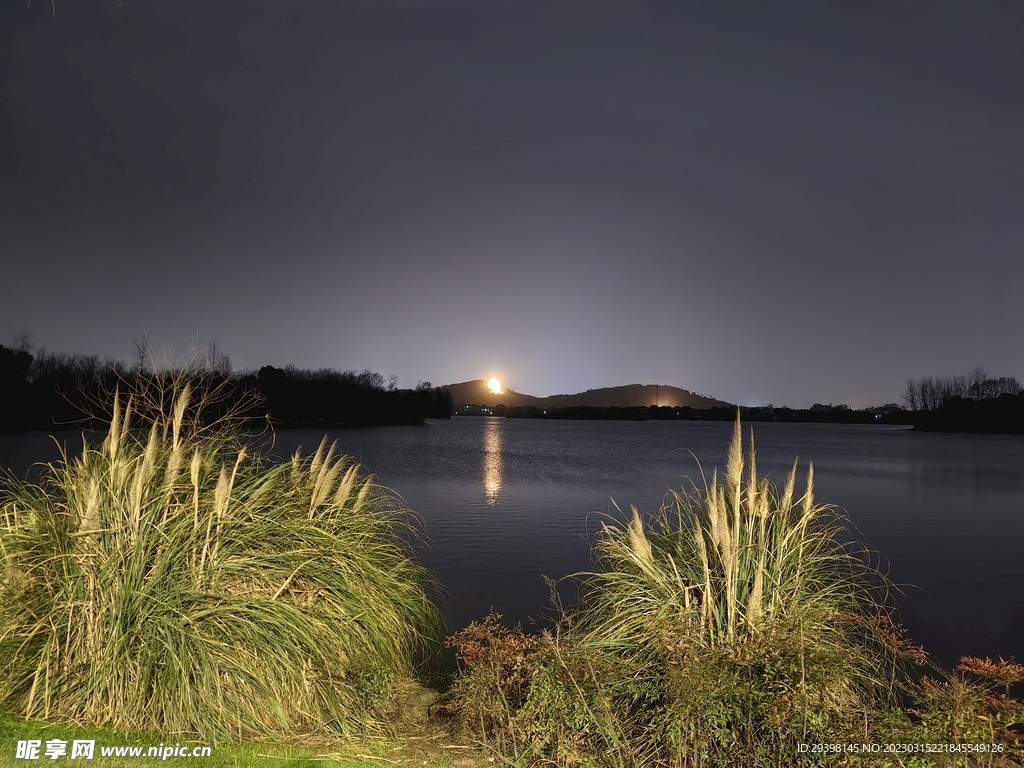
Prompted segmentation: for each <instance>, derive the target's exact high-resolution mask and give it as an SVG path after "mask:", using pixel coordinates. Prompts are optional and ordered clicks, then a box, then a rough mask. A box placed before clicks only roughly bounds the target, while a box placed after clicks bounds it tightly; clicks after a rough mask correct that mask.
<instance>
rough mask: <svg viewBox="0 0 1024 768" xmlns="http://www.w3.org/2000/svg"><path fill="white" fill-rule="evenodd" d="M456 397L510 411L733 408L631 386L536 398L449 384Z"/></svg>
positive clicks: (663, 388)
mask: <svg viewBox="0 0 1024 768" xmlns="http://www.w3.org/2000/svg"><path fill="white" fill-rule="evenodd" d="M444 388H445V389H447V390H448V391H449V392H450V393H451V395H452V401H453V403H454V405H456V406H460V405H482V406H485V407H487V408H494V407H496V406H499V405H504V406H507V407H509V408H520V407H534V408H636V407H647V406H650V405H662V406H668V407H670V408H683V407H690V408H714V407H720V408H724V407H729V406H730V405H731V404H730V403H727V402H725V401H724V400H716V399H714V398H711V397H703V396H701V395H696V394H694V393H693V392H690V391H689V390H686V389H681V388H679V387H672V386H668V385H663V384H627V385H625V386H622V387H604V388H602V389H588V390H587V391H586V392H580V393H578V394H575V395H551V396H549V397H534V396H533V395H524V394H522V393H519V392H515V391H514V390H511V389H506V390H505V391H504V392H503V393H502V394H500V395H496V394H494V393H493V392H491V391H490V390H489V389H488V388H487V382H485V381H484V380H483V379H476V380H475V381H463V382H460V383H458V384H448V385H446V386H445V387H444Z"/></svg>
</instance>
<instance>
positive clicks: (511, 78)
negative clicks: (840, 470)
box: [0, 0, 1024, 407]
mask: <svg viewBox="0 0 1024 768" xmlns="http://www.w3.org/2000/svg"><path fill="white" fill-rule="evenodd" d="M55 3H56V15H55V16H54V15H53V13H54V12H53V8H52V7H51V5H50V3H49V2H48V1H47V0H42V1H41V0H34V1H33V3H32V5H31V7H30V8H27V7H26V3H25V0H0V259H2V269H0V343H4V344H11V343H12V342H13V341H14V340H15V339H16V337H17V335H18V334H19V333H21V332H26V331H27V332H29V333H31V334H32V341H33V344H34V345H35V346H36V347H39V346H42V347H45V348H47V349H49V350H51V351H67V352H83V353H90V354H99V355H101V356H111V357H119V358H121V359H124V360H128V359H129V358H130V357H131V352H132V344H133V340H134V339H135V338H137V337H141V336H142V335H143V333H144V334H145V335H146V337H147V338H148V340H149V342H150V344H151V345H152V346H153V347H154V348H156V349H157V350H163V349H165V348H166V349H168V350H169V353H170V354H171V355H178V354H183V353H184V351H185V349H186V348H187V347H188V345H189V344H190V343H193V342H196V341H198V343H199V345H200V346H205V345H206V343H207V342H209V341H210V340H216V342H217V344H218V346H219V347H220V348H221V349H222V350H224V351H225V352H226V353H227V354H228V355H229V356H230V357H231V360H232V362H233V364H234V367H235V369H236V370H241V369H246V368H254V367H259V366H261V365H264V364H273V365H278V366H283V365H285V364H288V363H292V364H295V365H298V366H300V367H303V368H320V367H332V368H338V369H360V370H361V369H364V368H370V369H373V370H376V371H379V372H380V373H382V374H383V375H384V376H388V375H389V374H392V373H395V374H397V375H398V376H399V386H414V385H415V384H416V383H417V381H419V380H430V381H432V382H433V383H434V384H443V383H448V382H456V381H465V380H468V379H476V378H488V377H490V376H492V375H497V376H498V377H499V378H500V379H501V380H502V382H503V383H504V384H505V385H506V386H508V387H511V388H512V389H515V390H517V391H520V392H526V393H530V394H534V395H540V396H543V395H548V394H554V393H561V392H577V391H581V390H584V389H588V388H596V387H602V386H614V385H620V384H629V383H634V382H637V383H650V384H672V385H675V386H680V387H684V388H686V389H690V390H693V391H696V392H700V393H702V394H706V395H710V396H714V397H717V398H721V399H724V400H728V401H730V402H738V403H742V404H747V405H753V404H765V403H769V402H771V403H774V404H775V405H776V406H781V405H788V406H791V407H808V406H810V405H811V404H812V403H814V402H824V403H828V402H832V403H836V404H838V403H841V402H845V403H849V404H850V405H852V406H855V407H861V406H868V405H876V404H882V403H887V402H893V401H898V400H899V399H900V397H901V395H902V392H903V388H904V384H905V382H906V380H907V379H908V378H910V377H915V378H916V377H920V376H925V375H931V374H935V375H939V374H942V375H945V374H953V373H968V372H970V370H971V369H972V368H974V367H975V366H978V365H981V366H984V367H985V368H986V369H987V370H988V371H989V373H990V374H991V375H997V376H999V375H1001V376H1016V377H1018V378H1020V379H1022V380H1024V355H1022V352H1024V299H1022V292H1024V4H1022V3H1019V2H1011V1H1008V2H1003V3H995V2H981V1H979V2H949V3H939V2H936V3H932V2H928V3H925V2H915V3H901V2H890V1H889V0H886V1H885V2H864V1H863V0H856V1H854V2H837V3H828V2H823V1H822V0H814V1H813V2H807V3H797V2H785V3H763V2H761V1H760V0H752V1H751V2H744V3H714V4H712V3H700V4H698V3H684V2H657V3H654V2H652V3H640V2H619V3H602V2H597V1H595V0H588V2H581V3H565V2H548V1H545V2H529V1H527V0H516V1H515V2H485V1H483V0H479V1H475V2H425V1H424V2H414V1H410V2H401V1H393V0H366V1H365V2H351V3H341V2H326V1H323V2H321V1H314V0H301V1H300V0H281V1H280V2H253V1H252V0H246V1H245V2H234V1H231V0H218V2H214V3H211V2H208V1H207V0H203V1H202V2H198V1H196V2H151V1H150V0H123V2H122V4H120V5H119V4H118V3H117V2H116V0H102V1H101V2H96V0H55ZM712 5H713V6H714V7H713V8H712V7H711V6H712Z"/></svg>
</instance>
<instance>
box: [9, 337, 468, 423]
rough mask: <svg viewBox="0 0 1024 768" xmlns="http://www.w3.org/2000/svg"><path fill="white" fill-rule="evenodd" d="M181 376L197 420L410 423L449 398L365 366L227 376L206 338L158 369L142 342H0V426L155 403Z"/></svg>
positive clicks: (444, 413) (81, 419) (97, 418)
mask: <svg viewBox="0 0 1024 768" xmlns="http://www.w3.org/2000/svg"><path fill="white" fill-rule="evenodd" d="M182 378H184V379H185V380H187V381H188V382H189V383H190V385H191V386H192V387H193V389H195V390H197V391H199V392H200V393H201V396H200V397H198V398H197V402H200V403H202V404H203V405H202V407H203V408H205V409H206V412H205V413H204V414H203V420H206V421H211V422H212V421H215V420H217V419H219V418H224V417H226V416H227V415H229V414H230V415H231V416H232V417H234V418H239V419H241V420H243V421H246V422H261V421H262V422H266V421H268V420H269V421H270V423H271V424H273V425H276V426H280V427H303V426H314V427H336V426H338V427H340V426H369V425H377V424H416V423H422V421H423V420H424V419H428V418H449V416H450V415H451V413H452V400H451V395H450V394H449V393H448V391H447V390H444V389H441V388H440V387H433V386H432V385H431V384H430V382H421V383H419V384H417V386H416V387H415V388H413V389H399V388H398V386H397V377H395V376H392V377H391V378H390V380H388V381H385V379H384V377H383V376H382V375H381V374H379V373H376V372H374V371H370V370H364V371H361V372H357V371H337V370H333V369H330V368H322V369H319V370H304V369H299V368H296V367H295V366H292V365H289V366H285V367H283V368H276V367H274V366H270V365H266V366H263V367H262V368H260V369H259V370H258V371H243V372H240V373H233V372H232V370H231V361H230V359H229V358H228V357H227V355H225V354H223V353H222V352H220V350H218V349H217V348H216V345H211V346H210V348H209V349H208V350H207V351H206V352H204V353H202V354H200V355H193V357H192V359H191V360H190V361H189V362H188V363H187V364H184V365H180V366H167V367H164V368H163V369H157V368H156V367H154V366H153V365H152V361H151V356H150V354H149V352H148V350H147V349H146V347H145V346H144V345H137V346H136V355H135V357H134V359H133V361H132V364H125V363H124V362H122V361H119V360H112V359H100V358H99V357H98V356H96V355H82V354H68V353H51V352H47V351H46V350H38V351H36V352H35V353H33V352H32V351H30V350H29V349H28V348H26V347H22V348H20V349H9V348H7V347H5V346H3V345H0V432H22V431H27V430H30V429H60V428H70V427H82V426H88V425H90V424H96V423H101V422H102V421H104V420H105V419H107V418H109V416H110V409H111V405H112V402H113V393H114V392H115V391H116V390H117V389H120V390H121V391H126V390H127V389H129V388H130V389H131V391H132V392H134V393H136V394H137V395H138V400H139V403H138V404H137V407H140V408H141V407H153V408H159V407H162V404H161V397H162V393H163V392H164V391H166V390H167V388H168V386H169V385H170V383H171V381H172V380H175V379H177V380H179V381H180V380H181V379H182Z"/></svg>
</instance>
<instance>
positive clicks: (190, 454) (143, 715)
mask: <svg viewBox="0 0 1024 768" xmlns="http://www.w3.org/2000/svg"><path fill="white" fill-rule="evenodd" d="M161 396H163V397H164V399H163V400H162V401H160V402H155V403H154V402H153V401H152V400H151V401H150V402H147V403H145V404H144V406H145V407H140V404H138V403H136V402H135V400H134V399H133V398H132V397H128V398H120V397H118V398H116V401H115V404H114V408H113V414H114V416H113V420H112V423H111V424H110V428H109V430H108V432H107V435H106V437H105V439H104V440H103V441H102V443H100V444H95V445H86V447H85V449H84V450H83V452H82V454H81V455H79V456H73V457H71V456H69V457H65V459H64V460H63V461H62V462H59V463H55V464H53V465H51V466H49V467H48V469H47V472H46V473H45V476H44V477H43V478H42V480H41V481H40V482H39V483H37V484H29V483H25V482H20V481H16V480H14V479H9V481H8V482H7V483H6V484H5V487H4V490H3V496H2V498H0V552H2V557H3V571H2V581H0V669H2V670H3V675H2V676H0V708H3V709H6V710H7V711H10V712H13V713H16V714H18V715H22V716H24V717H28V718H37V719H41V720H46V721H56V722H68V723H79V724H90V725H94V726H104V727H110V728H114V729H116V730H118V731H120V732H138V731H145V732H154V733H161V734H164V738H165V739H166V738H170V737H172V736H173V737H181V738H197V739H204V740H207V741H220V740H228V739H234V740H240V739H246V738H267V737H268V736H273V737H295V736H298V735H308V734H323V733H337V734H342V735H347V736H353V735H361V734H375V733H377V734H380V733H386V732H387V729H388V717H389V712H390V711H391V710H392V709H393V706H394V685H395V683H396V682H397V681H399V680H401V679H404V678H408V677H409V676H411V673H412V671H413V666H414V663H415V660H416V658H417V654H418V653H419V652H421V651H422V650H423V649H424V648H425V646H426V644H427V643H428V642H429V640H430V638H431V637H432V635H433V633H434V632H435V631H436V628H437V626H438V611H437V609H436V608H435V606H434V604H433V602H432V600H431V596H430V594H429V592H430V589H431V587H430V579H429V576H428V574H427V573H426V572H425V571H424V570H423V569H422V568H421V567H420V566H419V565H418V564H417V563H416V562H415V561H414V560H413V558H412V556H411V550H410V548H409V546H408V543H407V541H408V537H409V535H410V534H411V533H412V532H413V526H412V518H411V517H410V513H408V512H407V511H406V510H404V509H403V508H402V507H401V506H400V505H399V504H397V503H396V501H395V499H394V498H393V497H392V496H390V495H389V494H388V493H387V492H385V491H384V490H383V489H382V488H381V487H380V486H378V485H377V484H376V483H375V482H374V480H373V478H372V477H370V476H368V475H366V474H365V473H364V472H362V471H361V468H360V467H359V466H357V465H355V464H353V463H351V462H350V461H348V460H347V459H344V458H339V457H337V456H335V454H334V451H333V448H331V447H328V446H326V445H323V444H322V445H321V446H320V448H319V449H318V450H317V451H316V453H315V454H314V455H313V456H311V457H307V458H303V457H300V456H298V455H296V456H295V457H293V458H292V460H291V461H289V462H285V463H283V464H280V465H277V466H274V467H269V468H267V467H265V466H263V464H262V463H261V462H260V460H259V458H258V457H255V456H252V455H250V453H249V452H248V451H247V450H246V448H245V447H244V446H243V445H241V444H240V443H239V442H238V441H237V440H236V438H235V432H234V431H233V429H232V425H231V423H230V421H227V422H223V421H222V422H219V423H218V424H215V425H214V426H212V427H208V426H204V424H205V423H206V422H205V420H203V419H199V418H197V415H198V414H201V413H203V412H204V410H208V405H209V404H207V403H203V402H194V401H193V400H192V399H191V398H190V390H189V387H188V385H185V386H183V387H181V388H178V389H177V390H176V391H172V392H163V393H161ZM163 403H167V407H166V408H165V407H163ZM140 413H143V414H146V415H145V416H144V417H142V418H139V417H138V416H137V414H140Z"/></svg>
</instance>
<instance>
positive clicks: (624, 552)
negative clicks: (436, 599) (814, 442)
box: [454, 419, 924, 766]
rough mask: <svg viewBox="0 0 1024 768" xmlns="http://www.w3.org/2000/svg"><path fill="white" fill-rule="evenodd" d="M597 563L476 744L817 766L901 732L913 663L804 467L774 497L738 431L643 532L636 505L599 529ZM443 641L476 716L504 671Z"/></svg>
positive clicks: (864, 563)
mask: <svg viewBox="0 0 1024 768" xmlns="http://www.w3.org/2000/svg"><path fill="white" fill-rule="evenodd" d="M594 554H595V561H596V566H597V567H596V568H595V571H594V572H592V573H588V574H579V576H582V578H583V580H584V584H585V590H584V595H583V598H582V602H581V604H580V606H579V607H578V608H577V609H576V610H575V611H571V612H568V613H563V618H562V620H561V622H560V623H559V625H558V626H557V627H556V628H555V630H554V631H553V632H547V633H544V634H543V635H541V636H540V637H539V638H536V640H535V641H534V642H533V643H529V644H525V643H523V642H518V643H517V644H516V647H517V648H528V649H529V656H528V658H527V659H526V661H524V662H523V663H522V664H521V666H525V667H527V671H525V672H520V673H519V674H518V679H525V680H529V681H530V684H529V686H528V689H526V690H523V687H522V686H520V687H519V688H517V689H515V690H516V696H515V697H514V698H515V701H517V702H518V705H517V706H516V707H515V708H514V711H513V712H512V713H511V715H510V716H509V717H507V718H506V719H505V720H504V721H503V722H501V723H494V722H493V715H492V721H490V730H491V732H492V733H491V734H484V735H485V736H490V737H491V738H492V740H493V732H496V731H500V735H501V743H502V744H504V745H511V751H512V752H514V753H515V754H516V755H517V756H518V757H520V758H521V759H524V761H526V762H535V763H555V764H558V765H566V766H568V765H576V764H584V765H600V766H604V765H608V766H640V765H671V766H734V765H765V766H767V765H792V764H798V763H799V764H814V763H815V761H820V762H822V763H829V762H830V761H832V762H834V761H835V759H836V756H835V755H820V754H818V755H810V754H803V753H800V752H798V745H799V744H801V743H804V744H810V743H816V742H821V743H835V742H844V741H850V742H851V743H852V742H853V741H857V742H858V743H861V742H865V741H868V742H870V741H883V740H884V739H883V735H885V734H892V733H893V732H894V731H893V729H896V730H897V731H898V730H899V729H900V728H909V726H910V724H911V723H910V720H908V718H907V716H906V714H905V709H904V707H903V706H902V705H903V703H904V698H905V696H906V695H907V694H908V691H909V690H910V687H911V676H910V672H911V670H912V669H913V667H914V665H915V663H922V662H923V661H924V655H923V651H921V650H920V649H918V648H916V647H915V646H913V645H912V644H910V643H909V642H908V641H907V640H906V638H905V637H904V635H903V633H902V631H901V630H900V629H899V628H898V627H897V625H895V624H894V623H893V621H892V620H891V618H890V613H889V611H888V610H887V607H886V606H887V600H888V594H887V592H888V582H887V580H886V579H885V578H884V576H883V575H882V574H881V573H879V572H878V570H877V569H876V568H875V567H873V566H872V565H871V560H870V557H869V556H868V555H867V553H865V552H863V551H862V550H861V549H858V548H855V547H854V546H853V545H851V544H850V543H848V542H846V541H845V527H844V526H843V522H842V519H841V517H840V516H839V515H838V514H837V513H836V511H835V510H834V509H833V508H831V507H828V506H823V505H820V504H818V503H816V502H815V499H814V488H813V470H812V469H808V472H807V477H806V484H805V485H804V488H803V492H802V493H799V492H798V490H797V466H796V464H794V466H793V469H792V470H791V471H790V472H789V474H788V476H787V477H786V479H785V482H784V484H783V485H782V488H781V489H780V488H778V487H777V486H776V485H774V484H773V483H772V482H771V481H769V480H768V479H767V478H763V477H759V476H758V474H757V468H756V460H755V454H754V450H753V446H752V445H751V447H750V450H749V453H748V454H747V456H746V457H744V454H743V447H742V437H741V432H740V423H739V420H738V419H737V422H736V429H735V433H734V436H733V439H732V445H731V447H730V450H729V457H728V462H727V465H726V468H725V472H724V475H723V476H721V477H720V476H719V475H718V474H717V471H716V473H715V474H714V475H713V476H712V479H711V482H710V483H709V484H706V486H705V487H704V488H703V489H694V490H693V491H691V492H686V493H672V494H671V495H670V497H669V499H668V501H667V502H666V504H664V505H663V507H662V508H661V509H660V510H659V511H658V512H657V513H656V514H654V515H653V516H650V517H648V518H646V519H645V518H644V517H643V516H641V514H640V513H639V512H638V511H637V510H636V509H635V508H634V509H632V513H631V515H630V516H629V517H628V519H627V521H626V522H625V523H624V524H623V523H609V524H606V525H605V526H604V527H603V530H602V532H601V534H600V535H599V537H598V540H597V542H596V544H595V550H594ZM480 628H481V627H480V626H477V627H475V628H473V629H475V630H476V632H477V634H479V630H480ZM498 634H501V633H498ZM506 634H507V633H506ZM497 639H498V640H499V641H500V640H502V637H498V638H497ZM471 641H472V642H471ZM454 642H455V644H456V646H457V647H459V648H460V650H462V651H463V653H462V656H463V659H464V662H465V664H466V666H467V672H466V674H465V675H464V679H463V681H462V682H461V683H460V685H461V690H463V691H464V692H467V695H464V696H463V699H462V701H463V703H465V702H472V701H480V700H482V697H481V696H480V694H479V691H480V689H481V688H486V687H487V680H488V679H489V676H490V677H494V675H493V673H491V672H490V671H489V670H491V669H494V668H500V665H495V664H494V662H493V660H491V661H490V662H489V666H484V665H480V664H479V663H475V662H476V658H477V657H475V656H470V657H467V654H466V653H465V652H464V651H465V649H466V648H474V647H478V646H479V645H480V638H479V637H477V636H475V635H473V634H472V633H471V632H468V631H467V632H465V633H462V634H461V635H458V636H456V637H455V638H454ZM474 642H475V643H476V645H473V643H474ZM489 647H501V642H494V643H491V644H490V645H489ZM491 687H492V688H494V687H496V686H495V685H494V684H492V685H491ZM470 694H471V695H470ZM509 700H510V698H509V697H506V698H505V699H504V701H509ZM494 711H499V710H496V709H494V708H492V710H491V712H492V713H493V712H494ZM466 714H467V715H468V716H467V717H466V720H467V722H473V715H474V714H475V715H476V717H477V721H480V722H484V721H486V719H484V720H481V718H480V716H479V715H480V713H473V712H469V713H466Z"/></svg>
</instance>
